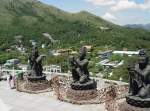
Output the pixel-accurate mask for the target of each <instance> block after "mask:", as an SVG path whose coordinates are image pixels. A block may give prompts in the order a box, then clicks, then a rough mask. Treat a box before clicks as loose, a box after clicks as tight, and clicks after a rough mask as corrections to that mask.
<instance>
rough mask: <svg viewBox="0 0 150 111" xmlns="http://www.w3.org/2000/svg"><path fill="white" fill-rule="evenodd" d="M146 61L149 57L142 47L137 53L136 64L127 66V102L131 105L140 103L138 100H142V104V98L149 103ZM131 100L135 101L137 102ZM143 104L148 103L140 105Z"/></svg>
mask: <svg viewBox="0 0 150 111" xmlns="http://www.w3.org/2000/svg"><path fill="white" fill-rule="evenodd" d="M148 63H149V58H148V56H147V54H146V51H145V50H143V49H142V50H140V52H139V55H138V64H135V65H134V66H130V67H129V68H128V71H129V78H130V81H129V82H130V83H129V85H130V86H129V95H128V96H127V102H128V103H129V104H131V105H135V106H136V105H137V103H140V101H142V102H143V103H141V104H142V105H143V104H144V99H147V100H148V99H149V101H146V102H147V103H148V104H149V103H150V65H149V64H148ZM131 101H132V102H131ZM133 101H137V103H136V102H133ZM145 104H146V103H145ZM144 106H148V105H143V106H141V107H144ZM149 106H150V105H149ZM149 106H148V107H149Z"/></svg>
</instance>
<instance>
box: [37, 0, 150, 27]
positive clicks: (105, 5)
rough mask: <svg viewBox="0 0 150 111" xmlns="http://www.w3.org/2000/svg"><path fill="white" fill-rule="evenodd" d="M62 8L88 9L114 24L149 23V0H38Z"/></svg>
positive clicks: (74, 11) (76, 10) (67, 9)
mask: <svg viewBox="0 0 150 111" xmlns="http://www.w3.org/2000/svg"><path fill="white" fill-rule="evenodd" d="M40 1H42V2H43V3H46V4H50V5H53V6H56V7H58V8H60V9H62V10H65V11H68V12H72V13H76V12H79V11H81V10H86V11H89V12H91V13H93V14H95V15H97V16H100V17H102V18H104V19H106V20H108V21H111V22H113V23H116V24H120V25H125V24H146V23H150V0H40Z"/></svg>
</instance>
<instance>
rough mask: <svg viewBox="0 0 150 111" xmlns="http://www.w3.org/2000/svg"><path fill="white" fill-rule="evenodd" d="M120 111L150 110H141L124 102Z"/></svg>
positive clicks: (147, 109)
mask: <svg viewBox="0 0 150 111" xmlns="http://www.w3.org/2000/svg"><path fill="white" fill-rule="evenodd" d="M119 111H150V108H139V107H135V106H132V105H130V104H128V103H126V102H123V103H121V104H119Z"/></svg>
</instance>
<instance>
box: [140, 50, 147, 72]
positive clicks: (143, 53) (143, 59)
mask: <svg viewBox="0 0 150 111" xmlns="http://www.w3.org/2000/svg"><path fill="white" fill-rule="evenodd" d="M138 62H139V67H140V69H144V68H145V67H146V66H147V65H148V62H149V58H148V56H147V54H146V51H145V50H144V49H141V50H140V52H139V55H138Z"/></svg>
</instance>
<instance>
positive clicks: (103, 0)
mask: <svg viewBox="0 0 150 111" xmlns="http://www.w3.org/2000/svg"><path fill="white" fill-rule="evenodd" d="M85 1H88V2H90V3H92V4H93V5H96V6H107V5H114V4H116V0H85Z"/></svg>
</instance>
